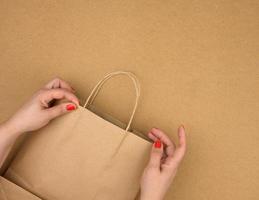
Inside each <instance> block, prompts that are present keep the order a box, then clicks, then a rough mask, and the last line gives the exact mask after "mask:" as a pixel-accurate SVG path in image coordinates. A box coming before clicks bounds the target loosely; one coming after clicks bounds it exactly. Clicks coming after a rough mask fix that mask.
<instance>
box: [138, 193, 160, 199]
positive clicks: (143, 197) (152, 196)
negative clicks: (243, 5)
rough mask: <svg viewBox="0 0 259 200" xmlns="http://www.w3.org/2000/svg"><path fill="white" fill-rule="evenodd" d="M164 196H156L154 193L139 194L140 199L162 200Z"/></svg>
mask: <svg viewBox="0 0 259 200" xmlns="http://www.w3.org/2000/svg"><path fill="white" fill-rule="evenodd" d="M163 199H164V198H162V197H158V196H156V195H143V194H140V200H163Z"/></svg>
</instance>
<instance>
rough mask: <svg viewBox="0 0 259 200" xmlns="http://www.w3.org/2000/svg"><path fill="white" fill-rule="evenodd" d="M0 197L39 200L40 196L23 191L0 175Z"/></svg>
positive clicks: (15, 199)
mask: <svg viewBox="0 0 259 200" xmlns="http://www.w3.org/2000/svg"><path fill="white" fill-rule="evenodd" d="M0 199H1V200H40V198H38V197H36V196H34V195H33V194H31V193H29V192H27V191H25V190H24V189H23V188H21V187H19V186H17V185H15V184H14V183H12V182H10V181H8V180H7V179H5V178H3V177H0Z"/></svg>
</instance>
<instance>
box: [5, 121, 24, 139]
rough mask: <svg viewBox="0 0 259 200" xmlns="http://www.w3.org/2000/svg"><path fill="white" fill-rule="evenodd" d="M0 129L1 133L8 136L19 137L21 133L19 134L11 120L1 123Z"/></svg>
mask: <svg viewBox="0 0 259 200" xmlns="http://www.w3.org/2000/svg"><path fill="white" fill-rule="evenodd" d="M0 129H1V132H2V131H3V132H5V133H7V134H8V135H10V136H16V137H18V136H20V135H21V134H22V133H23V132H21V131H20V130H19V129H18V128H17V127H16V126H15V124H14V123H13V122H12V120H11V119H9V120H7V121H5V122H4V123H2V124H1V125H0Z"/></svg>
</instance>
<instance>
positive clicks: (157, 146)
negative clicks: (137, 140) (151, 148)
mask: <svg viewBox="0 0 259 200" xmlns="http://www.w3.org/2000/svg"><path fill="white" fill-rule="evenodd" d="M154 145H155V148H158V149H159V148H161V141H160V140H157V141H155V143H154Z"/></svg>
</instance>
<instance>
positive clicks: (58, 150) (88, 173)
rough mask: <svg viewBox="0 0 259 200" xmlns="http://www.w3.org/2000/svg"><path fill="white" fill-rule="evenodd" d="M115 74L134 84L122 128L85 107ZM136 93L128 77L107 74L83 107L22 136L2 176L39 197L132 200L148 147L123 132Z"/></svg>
mask: <svg viewBox="0 0 259 200" xmlns="http://www.w3.org/2000/svg"><path fill="white" fill-rule="evenodd" d="M118 75H127V76H129V77H130V78H132V80H133V82H134V84H135V86H136V88H135V89H136V102H135V106H134V109H133V112H132V114H131V117H130V120H129V123H128V125H127V127H126V129H125V130H124V129H122V128H120V127H118V126H115V125H114V124H112V123H110V122H108V121H106V120H104V119H103V118H101V117H99V116H98V115H96V114H94V113H92V112H91V111H89V110H88V109H86V108H88V106H89V105H91V104H92V103H93V101H94V99H95V97H96V96H97V94H98V91H100V89H101V88H102V86H103V85H104V83H105V82H106V81H107V80H109V79H110V78H112V77H113V76H118ZM139 92H140V91H139V85H138V83H137V79H136V78H135V77H134V75H133V74H131V73H128V72H114V73H111V74H108V75H107V76H105V78H104V79H103V80H101V81H100V82H99V83H98V84H97V85H96V87H94V89H93V90H92V92H91V94H90V96H89V98H88V99H87V101H86V103H85V105H84V107H79V108H78V109H77V110H76V111H74V112H72V113H69V114H67V115H65V116H63V117H60V118H58V119H55V120H53V121H52V122H51V123H50V125H48V126H47V127H45V128H43V129H41V130H39V131H37V132H36V133H35V134H32V135H31V137H29V138H27V139H26V141H25V143H24V145H23V146H22V147H21V148H20V150H19V152H18V154H17V156H16V157H15V159H14V161H13V162H12V164H11V165H10V167H9V168H8V170H7V172H6V173H5V177H7V178H8V179H9V180H12V181H13V182H14V183H16V184H18V185H20V186H22V187H23V188H26V189H27V190H28V191H31V192H32V193H34V194H37V195H38V196H39V197H41V198H43V199H50V200H52V199H62V200H73V199H78V200H80V199H85V198H87V199H89V200H90V199H95V200H98V199H100V200H102V199H107V200H108V199H110V200H121V199H125V200H127V199H128V200H132V199H135V198H136V196H137V195H138V193H139V180H140V178H141V175H142V172H143V170H144V168H145V166H146V164H147V161H148V157H149V154H150V150H151V146H152V143H150V142H149V141H147V140H144V139H143V138H141V137H138V136H136V135H135V134H133V133H131V132H129V131H128V130H129V128H130V125H131V121H132V119H133V116H134V113H135V111H136V108H137V104H138V100H139ZM119 98H120V97H118V99H119ZM115 105H116V104H115ZM115 105H114V106H115Z"/></svg>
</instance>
